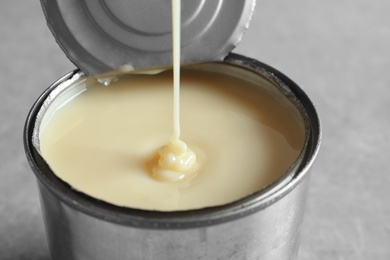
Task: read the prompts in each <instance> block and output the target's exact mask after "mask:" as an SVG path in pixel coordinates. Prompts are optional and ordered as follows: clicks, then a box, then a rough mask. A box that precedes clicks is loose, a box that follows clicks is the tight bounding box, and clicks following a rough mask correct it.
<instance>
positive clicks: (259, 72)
mask: <svg viewBox="0 0 390 260" xmlns="http://www.w3.org/2000/svg"><path fill="white" fill-rule="evenodd" d="M192 69H204V70H214V71H218V72H223V73H229V74H237V75H240V76H239V77H242V78H244V79H247V80H248V79H249V80H254V81H258V80H261V81H262V82H261V84H262V85H263V86H266V88H270V89H271V88H277V89H278V91H280V92H281V93H283V95H285V96H286V97H287V98H288V99H289V100H290V101H291V102H292V104H294V106H295V107H296V108H297V109H298V111H299V113H300V115H301V116H302V118H303V120H304V123H305V128H306V141H305V146H304V149H303V151H302V153H301V155H300V156H299V159H298V160H297V161H296V163H295V164H294V165H293V166H292V167H291V168H290V169H289V171H288V172H287V173H286V174H285V175H284V176H283V177H282V178H281V179H280V180H279V181H278V182H276V183H274V184H272V185H270V186H268V187H266V188H265V189H263V190H261V191H259V192H257V193H255V194H252V195H250V196H248V197H246V198H244V199H240V200H238V201H236V202H233V203H229V204H227V205H223V206H217V207H210V208H204V209H197V210H187V211H176V212H158V211H147V210H138V209H130V208H123V207H118V206H114V205H111V204H108V203H105V202H102V201H99V200H96V199H94V198H91V197H90V196H88V195H86V194H83V193H81V192H77V191H75V190H73V189H72V188H71V187H70V186H69V185H68V184H67V183H65V182H63V181H62V180H60V179H59V178H57V177H56V176H55V175H54V174H53V172H52V171H51V169H50V167H49V166H48V165H47V164H46V162H45V160H44V159H43V158H42V156H41V155H40V152H39V138H38V136H39V128H40V125H41V124H42V122H43V123H44V119H43V118H44V114H45V112H46V110H47V107H49V106H50V104H51V103H52V102H53V100H56V97H57V96H61V93H63V92H64V91H66V89H67V88H69V86H71V85H72V83H73V82H74V81H76V80H78V78H80V77H82V76H83V73H82V72H80V71H73V72H70V73H68V74H67V75H65V76H64V77H62V78H61V79H59V80H58V81H57V82H55V83H54V84H53V85H51V86H50V87H49V88H48V89H47V90H46V91H45V92H44V93H43V94H42V95H41V96H40V97H39V99H38V100H37V101H36V103H35V104H34V106H33V107H32V109H31V111H30V114H29V115H28V118H27V121H26V126H25V132H24V144H25V150H26V155H27V158H28V160H29V163H30V165H31V168H32V169H33V171H34V173H35V174H36V176H37V178H38V181H39V182H40V184H41V185H44V186H45V187H46V188H47V189H48V190H49V191H50V192H51V193H53V194H54V196H55V197H56V198H57V199H58V200H60V201H62V202H64V203H66V204H67V205H69V206H70V207H73V208H75V209H76V210H78V211H81V212H84V213H85V214H88V215H91V216H93V217H96V218H99V219H103V220H106V221H110V222H113V223H117V224H121V225H130V226H131V225H132V226H136V227H138V228H139V227H143V228H158V229H176V228H179V229H181V228H193V227H199V226H209V225H215V224H221V223H225V222H227V221H230V220H234V219H237V218H242V217H244V216H247V215H249V214H252V213H255V212H257V211H259V210H262V209H264V208H266V207H268V206H269V205H270V204H272V203H275V202H277V201H278V200H279V199H281V198H282V197H284V196H286V195H287V194H288V193H289V192H290V191H291V190H293V189H294V187H296V186H297V185H298V184H299V183H300V182H301V181H302V179H303V178H304V177H305V175H306V174H307V171H308V170H309V168H310V166H311V164H312V163H313V161H314V159H315V157H316V154H317V152H318V149H319V144H320V140H321V129H320V122H319V118H318V115H317V112H316V110H315V108H314V106H313V104H312V103H311V101H310V99H309V98H308V97H307V96H306V94H305V93H304V92H303V91H302V90H301V89H300V88H299V87H298V86H297V85H296V84H295V83H294V82H292V81H291V80H290V79H288V78H287V77H286V76H284V75H283V74H282V73H280V72H278V71H276V70H275V69H273V68H271V67H269V66H267V65H265V64H263V63H260V62H258V61H256V60H253V59H250V58H247V57H243V56H241V55H236V54H230V55H228V56H227V57H226V59H225V61H224V62H219V63H209V64H201V65H193V66H192ZM76 91H77V90H76ZM68 94H69V93H68ZM57 100H58V99H57Z"/></svg>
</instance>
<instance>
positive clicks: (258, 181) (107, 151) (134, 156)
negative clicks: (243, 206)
mask: <svg viewBox="0 0 390 260" xmlns="http://www.w3.org/2000/svg"><path fill="white" fill-rule="evenodd" d="M181 78H182V79H181V101H182V102H181V103H182V104H181V117H182V120H181V127H182V139H183V141H184V142H186V143H187V144H188V146H189V147H191V148H192V149H193V151H194V152H195V153H196V155H197V160H196V164H195V166H194V167H193V169H192V170H193V171H194V172H193V177H191V178H188V179H185V180H183V181H179V182H166V181H160V180H158V179H157V180H156V178H153V177H151V172H152V169H153V167H154V166H155V165H156V160H157V159H158V156H156V151H157V150H158V149H159V147H161V146H163V145H165V144H166V142H167V140H169V138H170V136H171V135H172V118H171V117H169V116H167V115H170V114H172V113H171V112H172V95H171V94H172V73H171V72H170V71H166V72H163V73H160V74H157V75H123V76H121V77H119V79H118V80H117V81H115V82H113V83H111V84H110V85H109V86H108V87H107V86H104V85H102V84H100V83H98V82H97V81H96V80H94V79H93V78H92V77H84V78H81V79H79V80H77V81H76V82H75V83H73V85H74V87H73V90H72V91H71V92H70V94H66V95H68V96H70V98H69V99H58V100H59V101H58V102H59V103H58V104H56V100H54V102H53V103H52V104H51V106H50V107H49V110H48V111H47V113H46V116H45V118H48V119H47V120H46V119H45V118H44V123H42V125H41V130H40V149H41V152H42V155H43V157H44V158H45V160H46V161H47V162H48V164H49V165H50V167H51V168H52V170H53V172H54V173H55V174H56V175H57V176H58V177H60V178H61V179H62V180H64V181H65V182H67V183H69V184H70V185H71V186H72V187H73V188H74V189H76V190H79V191H82V192H83V193H86V194H88V195H90V196H92V197H95V198H98V199H100V200H103V201H106V202H109V203H111V204H114V205H119V206H126V207H131V208H140V209H149V210H160V211H174V210H186V209H196V208H203V207H209V206H216V205H222V204H226V203H229V202H232V201H235V200H238V199H240V198H243V197H245V196H248V195H249V194H252V193H254V192H256V191H259V190H261V189H262V188H264V187H266V186H268V185H270V184H271V183H273V182H275V181H276V180H278V179H279V178H281V176H283V174H284V173H286V171H287V170H288V169H289V167H290V166H291V165H292V164H293V163H294V162H295V161H296V160H297V158H298V156H299V154H300V152H301V150H302V148H303V145H304V140H305V130H304V123H303V119H302V118H301V116H300V114H299V112H298V110H297V109H296V108H295V107H294V105H293V104H292V103H291V102H289V101H288V99H287V98H286V97H285V96H284V95H283V94H282V93H280V92H279V93H278V92H275V91H270V89H267V88H265V87H264V86H261V85H259V84H256V83H254V82H251V81H250V80H244V79H242V78H236V77H233V76H229V75H226V74H223V73H219V72H206V71H201V70H196V69H190V68H188V69H184V70H183V71H182V75H181ZM70 89H72V88H70ZM63 95H65V94H63Z"/></svg>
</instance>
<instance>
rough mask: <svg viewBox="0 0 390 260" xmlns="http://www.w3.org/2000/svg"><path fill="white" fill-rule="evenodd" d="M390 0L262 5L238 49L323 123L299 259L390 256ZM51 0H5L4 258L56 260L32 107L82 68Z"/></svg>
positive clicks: (0, 183)
mask: <svg viewBox="0 0 390 260" xmlns="http://www.w3.org/2000/svg"><path fill="white" fill-rule="evenodd" d="M389 12H390V1H388V0H376V1H370V0H327V1H322V0H295V1H284V0H273V1H260V0H259V1H258V6H257V9H256V15H255V17H254V20H253V22H252V24H251V27H250V29H249V31H248V32H247V34H246V36H245V37H244V40H243V42H242V43H241V44H240V45H239V47H238V48H237V49H236V52H238V53H241V54H245V55H248V56H251V57H254V58H256V59H259V60H261V61H263V62H265V63H267V64H269V65H272V66H273V67H275V68H277V69H279V70H281V71H282V72H284V73H285V74H287V75H288V76H289V77H290V78H292V79H293V80H294V81H295V82H297V83H298V84H299V85H301V86H302V87H303V89H305V91H306V92H307V93H308V94H309V96H310V97H311V98H312V100H313V101H314V103H315V104H316V105H317V108H318V110H319V113H320V115H321V118H322V123H323V144H322V149H321V151H320V154H319V157H318V159H317V161H316V163H315V165H314V168H313V172H312V173H313V174H312V178H311V187H310V190H309V197H308V205H307V211H306V215H305V220H304V226H303V230H302V243H301V250H300V256H299V259H300V260H313V259H324V260H325V259H332V260H333V259H336V260H344V259H354V260H359V259H390V223H389V217H390V203H389V198H390V189H389V184H390V175H389V174H390V172H389V169H390V168H389V161H390V160H389V159H390V158H389V153H390V138H389V136H390V118H389V116H388V110H389V109H390V103H389V102H390V89H389V88H390V71H389V70H390V56H389V55H390V51H389V48H390V15H389V14H388V13H389ZM73 68H74V65H73V64H71V63H70V62H69V61H68V60H67V58H66V57H65V55H64V54H63V53H62V51H61V50H60V48H59V47H58V46H57V45H56V43H55V41H54V39H53V37H52V36H51V34H50V32H49V30H48V28H47V27H46V24H45V20H44V17H43V14H42V12H41V9H40V3H39V1H38V0H35V1H22V0H14V1H1V3H0V85H1V95H0V119H1V124H0V136H1V137H0V138H1V143H0V169H1V172H0V259H1V260H8V259H30V260H34V259H39V260H45V259H49V257H48V249H47V245H46V240H45V234H44V229H43V222H42V216H41V211H40V207H39V201H38V196H37V190H36V185H35V179H34V176H33V174H32V172H31V171H30V170H29V166H28V164H27V162H26V159H25V155H24V150H23V144H22V130H23V124H24V120H25V117H26V115H27V113H28V110H29V109H30V107H31V106H32V103H33V102H34V101H35V99H36V98H37V97H38V95H39V94H40V93H42V91H43V90H44V89H45V88H46V87H48V85H49V84H51V83H52V82H53V81H55V80H56V79H58V78H59V77H60V76H62V75H63V74H65V73H66V72H68V71H70V70H72V69H73Z"/></svg>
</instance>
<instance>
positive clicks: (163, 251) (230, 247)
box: [24, 54, 321, 260]
mask: <svg viewBox="0 0 390 260" xmlns="http://www.w3.org/2000/svg"><path fill="white" fill-rule="evenodd" d="M223 64H224V65H227V66H231V67H235V68H238V69H239V70H243V71H251V72H254V73H256V74H258V75H259V76H260V77H262V78H264V79H265V80H268V81H270V82H272V84H274V85H275V86H277V87H278V88H280V89H282V91H283V93H285V95H291V96H294V98H295V99H297V100H298V101H299V106H301V107H300V108H299V109H300V110H302V111H305V115H306V122H307V125H306V128H307V130H308V134H307V143H306V146H305V149H304V152H303V153H302V155H301V159H300V160H299V162H298V163H297V165H295V166H294V176H293V178H292V179H290V180H289V181H288V182H287V183H283V185H282V186H280V185H279V186H274V187H269V188H267V189H266V190H264V191H261V192H260V193H259V194H254V195H253V196H250V197H248V198H245V199H243V200H239V201H237V202H235V203H231V204H228V205H222V206H218V207H211V208H205V209H199V210H189V211H178V212H154V211H144V210H136V209H128V208H120V207H116V206H113V205H107V203H101V202H99V201H97V200H94V199H93V198H90V197H88V196H86V195H83V194H79V193H77V192H76V191H74V190H72V189H71V187H69V186H67V185H65V184H64V183H61V181H60V180H58V179H57V178H56V177H55V176H54V174H53V173H52V172H51V171H50V169H49V167H48V166H47V164H46V163H45V162H44V160H43V159H42V158H41V157H40V155H39V153H38V152H37V151H36V149H35V148H34V145H33V141H32V139H33V128H34V125H35V122H36V119H37V114H38V112H39V110H40V107H41V106H42V104H43V102H44V101H45V100H46V98H47V96H48V94H49V93H50V92H51V91H53V90H55V89H56V88H57V87H58V86H60V85H61V84H63V83H64V82H66V81H67V80H69V79H70V78H71V77H72V75H74V72H73V73H70V74H68V75H66V76H64V77H63V78H61V79H60V80H59V81H57V82H56V83H54V84H53V85H52V86H51V87H50V88H49V89H48V90H47V91H46V92H45V93H44V94H42V96H41V97H40V98H39V99H38V101H37V102H36V103H35V104H34V106H33V108H32V110H31V112H30V114H29V116H28V118H27V121H26V127H25V132H24V142H25V149H26V155H27V158H28V160H29V163H30V165H31V168H32V170H33V171H34V173H35V174H36V176H37V180H38V187H39V193H40V199H41V207H42V212H43V216H44V221H45V227H46V231H47V237H48V242H49V248H50V251H51V255H52V258H53V259H56V260H65V259H66V260H81V259H83V260H86V259H91V260H92V259H93V260H100V259H101V260H103V259H145V260H146V259H161V260H164V259H167V260H168V259H169V260H174V259H213V260H214V259H224V260H227V259H248V260H249V259H262V260H268V259H269V260H271V259H272V260H275V259H283V260H286V259H296V255H297V252H298V246H299V230H300V226H301V223H302V220H303V214H304V208H305V202H306V191H307V187H308V183H309V171H310V168H311V165H312V163H313V161H314V159H315V157H316V155H317V152H318V149H319V144H320V140H321V129H320V122H319V118H318V115H317V113H316V110H315V108H314V106H313V105H312V103H311V101H310V100H309V98H308V97H307V96H306V94H305V93H304V92H303V91H302V90H301V89H300V88H299V87H298V86H297V85H295V84H294V83H293V82H292V81H291V80H289V79H288V78H287V77H285V76H284V75H283V74H281V73H280V72H278V71H276V70H274V69H272V68H270V67H268V66H267V65H265V64H262V63H260V62H257V61H255V60H252V59H249V58H246V57H243V56H239V55H235V54H230V55H229V56H228V57H227V58H226V59H225V61H224V62H223Z"/></svg>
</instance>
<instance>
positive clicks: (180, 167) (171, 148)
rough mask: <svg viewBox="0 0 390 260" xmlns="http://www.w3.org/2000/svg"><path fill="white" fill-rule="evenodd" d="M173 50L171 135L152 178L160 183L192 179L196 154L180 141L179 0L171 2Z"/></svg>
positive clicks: (161, 150) (162, 150) (160, 153)
mask: <svg viewBox="0 0 390 260" xmlns="http://www.w3.org/2000/svg"><path fill="white" fill-rule="evenodd" d="M172 35H173V36H172V42H173V44H172V50H173V135H172V137H171V139H170V140H169V143H168V144H167V145H165V146H163V147H162V148H161V149H159V156H160V159H159V161H158V163H157V164H156V166H155V167H154V168H153V173H152V176H153V177H154V178H156V179H158V180H161V181H169V182H177V181H182V180H184V179H186V178H188V177H192V176H193V175H194V174H195V172H194V171H193V169H192V168H193V166H194V164H195V162H196V154H195V153H194V152H193V151H192V150H191V149H190V148H189V147H188V146H187V144H186V143H185V142H183V141H182V140H180V65H181V64H180V63H181V62H180V48H181V40H180V37H181V0H172Z"/></svg>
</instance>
